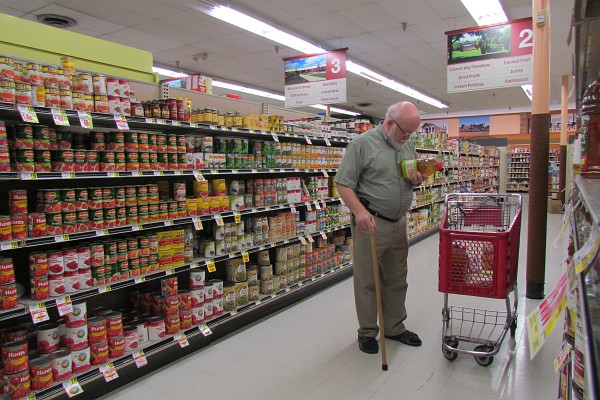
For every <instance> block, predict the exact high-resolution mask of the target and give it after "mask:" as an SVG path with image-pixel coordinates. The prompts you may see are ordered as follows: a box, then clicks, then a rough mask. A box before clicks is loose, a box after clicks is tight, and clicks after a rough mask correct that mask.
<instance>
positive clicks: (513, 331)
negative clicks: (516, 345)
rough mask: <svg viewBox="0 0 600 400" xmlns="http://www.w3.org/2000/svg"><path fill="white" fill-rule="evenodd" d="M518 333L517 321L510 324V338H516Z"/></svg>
mask: <svg viewBox="0 0 600 400" xmlns="http://www.w3.org/2000/svg"><path fill="white" fill-rule="evenodd" d="M516 333H517V320H516V319H515V320H514V321H513V322H512V324H510V336H512V337H515V334H516Z"/></svg>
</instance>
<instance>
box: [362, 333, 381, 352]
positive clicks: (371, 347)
mask: <svg viewBox="0 0 600 400" xmlns="http://www.w3.org/2000/svg"><path fill="white" fill-rule="evenodd" d="M358 348H359V349H361V350H362V351H364V352H365V353H368V354H376V353H377V352H378V351H379V343H377V339H375V338H374V337H370V336H359V337H358Z"/></svg>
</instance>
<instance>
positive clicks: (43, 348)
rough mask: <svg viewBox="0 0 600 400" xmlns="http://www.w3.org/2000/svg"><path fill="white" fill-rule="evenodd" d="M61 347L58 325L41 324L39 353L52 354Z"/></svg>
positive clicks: (38, 335)
mask: <svg viewBox="0 0 600 400" xmlns="http://www.w3.org/2000/svg"><path fill="white" fill-rule="evenodd" d="M59 347H60V335H59V332H58V325H56V324H53V323H48V324H41V325H39V326H38V327H37V351H38V353H41V354H50V353H52V352H54V351H56V350H58V348H59Z"/></svg>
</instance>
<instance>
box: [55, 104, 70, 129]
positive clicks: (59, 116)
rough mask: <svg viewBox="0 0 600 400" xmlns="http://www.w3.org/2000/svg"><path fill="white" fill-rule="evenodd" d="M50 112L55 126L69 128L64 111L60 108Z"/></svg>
mask: <svg viewBox="0 0 600 400" xmlns="http://www.w3.org/2000/svg"><path fill="white" fill-rule="evenodd" d="M50 112H51V113H52V119H53V120H54V124H55V125H58V126H71V124H70V123H69V118H68V117H67V113H66V112H65V110H63V109H62V108H52V109H50Z"/></svg>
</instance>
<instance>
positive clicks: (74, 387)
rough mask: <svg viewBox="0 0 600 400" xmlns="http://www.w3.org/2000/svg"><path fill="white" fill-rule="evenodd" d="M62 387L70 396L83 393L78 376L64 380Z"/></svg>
mask: <svg viewBox="0 0 600 400" xmlns="http://www.w3.org/2000/svg"><path fill="white" fill-rule="evenodd" d="M62 387H63V389H64V390H65V392H66V393H67V396H69V397H73V396H77V395H78V394H80V393H83V388H82V387H81V385H80V384H79V381H78V380H77V378H71V379H69V380H68V381H66V382H63V384H62Z"/></svg>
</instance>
